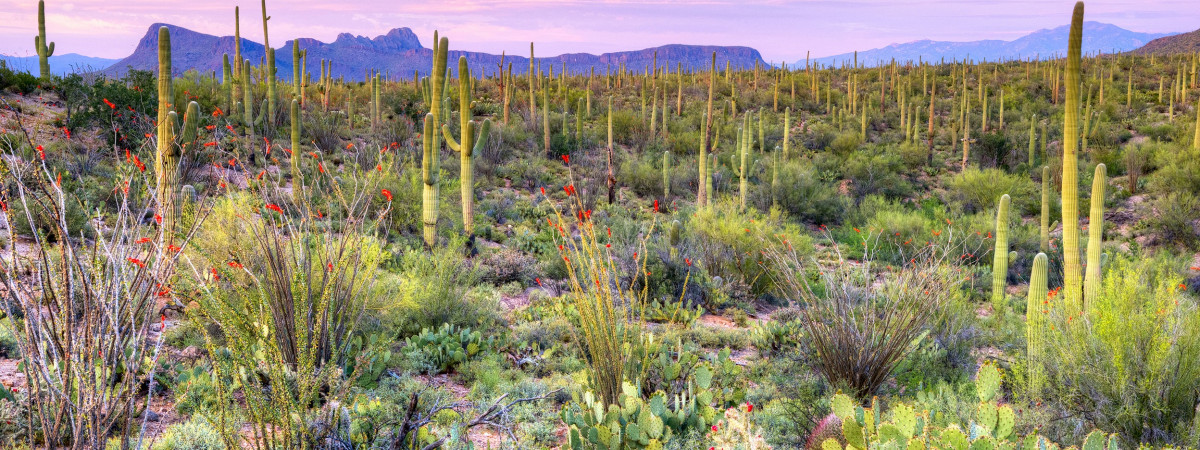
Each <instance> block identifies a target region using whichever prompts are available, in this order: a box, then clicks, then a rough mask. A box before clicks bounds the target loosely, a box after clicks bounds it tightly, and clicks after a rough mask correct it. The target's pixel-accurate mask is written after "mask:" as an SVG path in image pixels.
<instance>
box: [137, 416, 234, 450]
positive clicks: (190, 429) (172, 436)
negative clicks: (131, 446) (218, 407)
mask: <svg viewBox="0 0 1200 450" xmlns="http://www.w3.org/2000/svg"><path fill="white" fill-rule="evenodd" d="M150 448H151V449H152V450H218V449H223V448H225V444H224V443H223V442H222V440H221V435H220V434H219V433H218V432H217V429H216V428H215V427H213V426H212V424H211V423H209V422H208V420H206V419H205V418H204V417H203V416H200V415H196V416H193V417H192V420H189V421H187V422H184V423H179V424H175V425H171V426H170V427H167V429H166V430H164V431H163V433H162V435H161V436H159V438H158V440H157V441H156V442H155V443H154V446H152V447H150Z"/></svg>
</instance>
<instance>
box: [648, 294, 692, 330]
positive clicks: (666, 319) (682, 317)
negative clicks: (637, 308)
mask: <svg viewBox="0 0 1200 450" xmlns="http://www.w3.org/2000/svg"><path fill="white" fill-rule="evenodd" d="M641 315H642V318H643V319H645V320H647V321H650V322H659V323H677V324H681V325H685V326H691V325H692V324H693V323H695V322H696V321H697V320H699V319H700V316H703V315H704V308H702V307H701V306H700V305H696V306H695V307H694V308H689V307H688V306H687V305H686V304H684V303H683V302H674V301H667V302H660V301H658V300H651V301H650V302H649V303H646V304H645V305H643V306H642V307H641Z"/></svg>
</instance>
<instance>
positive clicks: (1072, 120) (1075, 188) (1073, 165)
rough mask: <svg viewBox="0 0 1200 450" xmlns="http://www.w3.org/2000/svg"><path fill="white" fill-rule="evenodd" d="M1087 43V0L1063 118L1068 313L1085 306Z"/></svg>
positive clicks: (1073, 42) (1076, 33)
mask: <svg viewBox="0 0 1200 450" xmlns="http://www.w3.org/2000/svg"><path fill="white" fill-rule="evenodd" d="M1082 45H1083V2H1076V3H1075V11H1074V13H1072V15H1071V31H1070V35H1069V38H1068V45H1067V77H1066V78H1067V80H1066V84H1067V94H1066V97H1067V99H1066V100H1067V102H1066V111H1065V117H1064V119H1063V164H1062V171H1063V172H1062V224H1063V291H1064V294H1063V298H1064V299H1065V301H1066V306H1067V312H1068V314H1073V313H1076V312H1078V311H1080V310H1082V308H1083V301H1082V300H1083V298H1082V296H1083V291H1082V287H1083V286H1082V277H1081V273H1080V268H1079V203H1078V201H1079V161H1078V157H1077V156H1076V152H1077V151H1078V149H1079V102H1080V97H1079V87H1080V86H1079V60H1080V58H1081V53H1082V51H1081V48H1082Z"/></svg>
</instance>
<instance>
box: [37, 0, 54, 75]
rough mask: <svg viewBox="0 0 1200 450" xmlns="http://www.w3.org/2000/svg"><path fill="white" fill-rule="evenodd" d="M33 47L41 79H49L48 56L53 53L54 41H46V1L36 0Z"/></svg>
mask: <svg viewBox="0 0 1200 450" xmlns="http://www.w3.org/2000/svg"><path fill="white" fill-rule="evenodd" d="M33 48H34V50H36V51H37V55H38V70H39V73H40V75H41V77H42V79H43V80H49V79H50V57H51V56H53V55H54V43H53V42H47V41H46V2H45V0H38V34H37V36H34V37H33Z"/></svg>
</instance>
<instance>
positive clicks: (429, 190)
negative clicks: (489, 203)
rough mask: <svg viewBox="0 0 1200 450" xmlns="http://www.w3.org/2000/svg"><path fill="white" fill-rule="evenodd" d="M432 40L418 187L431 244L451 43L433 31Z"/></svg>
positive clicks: (434, 236) (434, 238)
mask: <svg viewBox="0 0 1200 450" xmlns="http://www.w3.org/2000/svg"><path fill="white" fill-rule="evenodd" d="M433 42H434V46H433V70H431V71H430V75H429V78H427V79H426V80H425V84H424V86H423V91H422V92H423V95H424V99H425V105H426V106H428V107H429V112H428V113H426V114H425V128H424V132H423V133H422V134H421V139H422V144H423V147H424V155H423V158H422V159H421V182H422V183H423V185H424V186H423V187H422V190H421V202H422V203H421V205H422V206H421V220H422V222H423V224H424V230H423V231H424V237H425V245H427V246H429V247H431V248H432V247H433V246H435V245H437V220H438V196H439V195H440V189H439V188H438V171H439V170H441V169H440V167H439V165H438V153H439V152H440V151H441V148H442V142H441V139H440V137H441V135H442V133H438V132H437V130H438V129H439V128H441V127H440V126H439V124H441V123H443V120H442V114H443V112H442V100H441V99H442V97H443V95H444V93H445V90H446V51H447V50H448V49H449V47H450V40H449V39H446V38H445V37H442V38H441V40H440V41H439V40H438V34H437V32H436V31H435V32H434V33H433Z"/></svg>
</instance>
